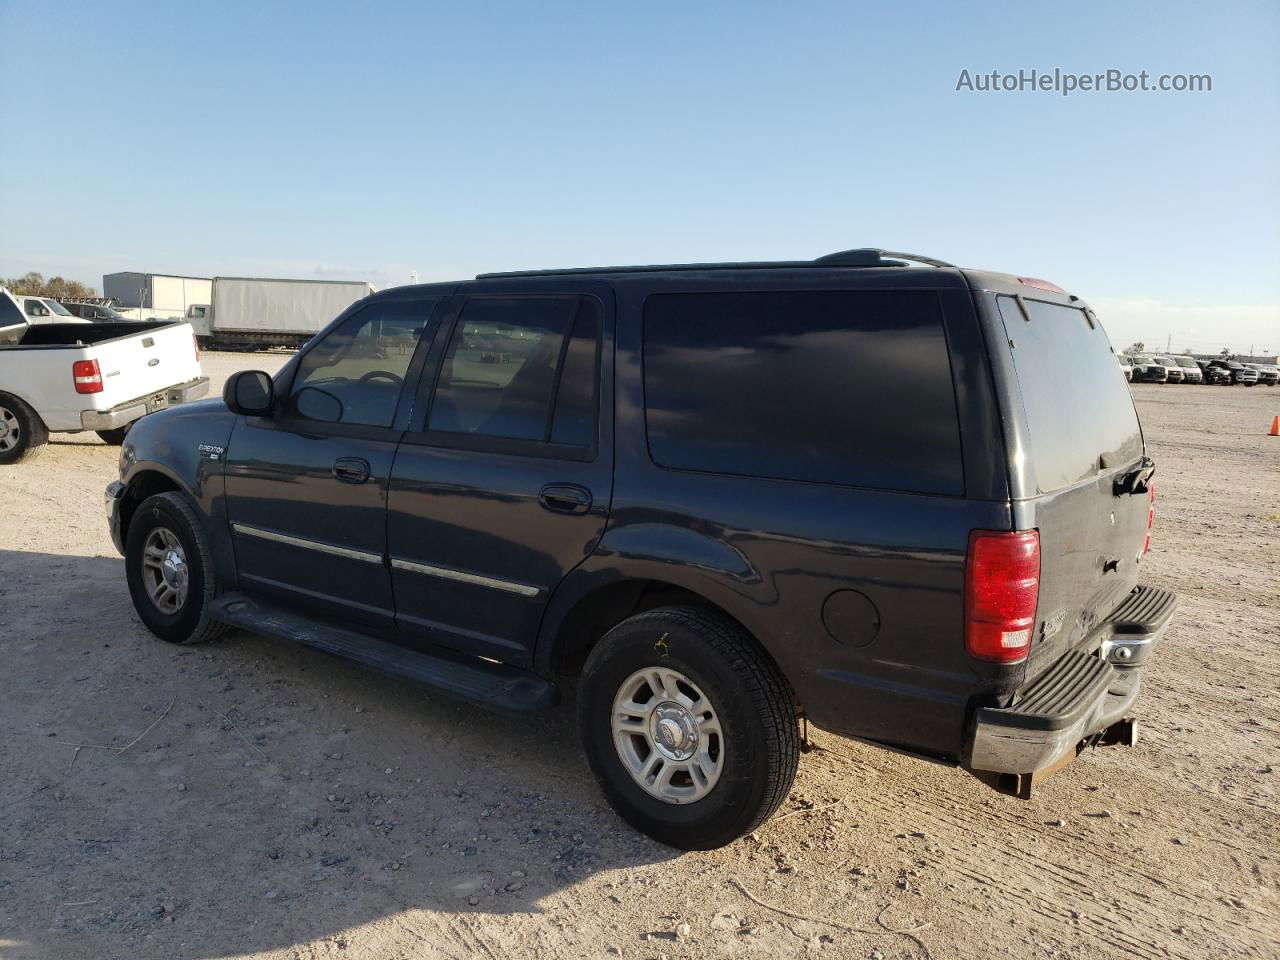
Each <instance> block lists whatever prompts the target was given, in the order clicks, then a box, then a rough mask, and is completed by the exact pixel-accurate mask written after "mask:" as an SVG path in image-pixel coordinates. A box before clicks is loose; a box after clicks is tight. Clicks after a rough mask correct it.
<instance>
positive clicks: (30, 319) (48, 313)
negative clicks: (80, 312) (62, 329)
mask: <svg viewBox="0 0 1280 960" xmlns="http://www.w3.org/2000/svg"><path fill="white" fill-rule="evenodd" d="M13 299H14V300H16V301H17V302H18V306H20V307H21V308H22V312H23V314H24V315H25V316H26V318H27V323H29V324H31V325H33V326H34V325H35V324H38V323H88V322H89V321H88V320H81V319H80V318H79V317H76V316H72V314H71V313H70V312H69V311H68V310H67V308H66V307H64V306H63V305H62V304H60V303H59V302H58V301H57V300H53V299H50V298H49V297H17V296H15V297H14V298H13Z"/></svg>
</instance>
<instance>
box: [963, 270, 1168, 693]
mask: <svg viewBox="0 0 1280 960" xmlns="http://www.w3.org/2000/svg"><path fill="white" fill-rule="evenodd" d="M992 299H993V300H994V304H993V305H994V307H995V310H996V312H997V314H998V318H999V323H1000V324H1001V325H1002V330H1003V332H1004V334H1005V337H1004V338H1003V340H1004V341H1005V342H1007V343H1008V344H1009V345H1010V350H1009V352H1010V354H1011V356H1012V360H1013V369H1014V372H1015V375H1016V384H1015V388H1016V391H1017V393H1016V401H1017V402H1018V404H1019V406H1020V407H1021V409H1020V410H1018V411H1015V419H1016V420H1017V421H1018V422H1019V432H1020V436H1019V437H1018V438H1017V440H1016V441H1015V442H1014V444H1012V445H1013V447H1014V450H1013V453H1014V461H1015V474H1014V477H1013V478H1012V479H1013V483H1012V486H1013V488H1014V498H1015V503H1014V517H1015V521H1014V523H1015V526H1016V527H1017V528H1018V529H1031V528H1035V529H1038V530H1039V531H1040V598H1039V609H1038V611H1037V624H1036V632H1035V635H1034V637H1033V640H1032V647H1031V658H1030V664H1029V667H1028V670H1029V672H1028V679H1030V678H1032V677H1034V676H1035V675H1036V674H1037V673H1039V672H1041V671H1042V670H1044V669H1045V668H1047V667H1048V666H1049V665H1050V664H1051V663H1052V662H1053V661H1054V660H1056V659H1057V658H1058V657H1059V656H1061V654H1062V653H1064V652H1066V651H1067V650H1069V649H1073V648H1075V647H1076V646H1078V645H1079V643H1080V641H1081V640H1083V639H1084V637H1085V636H1086V635H1087V634H1088V633H1089V632H1090V631H1091V630H1092V629H1093V627H1094V626H1095V625H1096V624H1097V623H1098V622H1099V621H1100V620H1102V619H1103V618H1104V617H1105V616H1106V615H1107V614H1108V613H1110V611H1111V610H1112V609H1113V608H1114V607H1115V605H1116V604H1117V603H1118V602H1119V601H1120V599H1121V598H1122V597H1124V595H1125V594H1127V593H1128V592H1129V591H1130V590H1131V589H1132V588H1133V586H1134V585H1135V584H1136V583H1137V580H1138V575H1139V569H1140V566H1141V563H1142V558H1143V554H1144V543H1145V540H1146V534H1147V520H1148V507H1149V506H1150V500H1149V496H1148V493H1147V491H1146V490H1145V488H1143V489H1141V490H1138V491H1137V492H1121V488H1122V487H1123V485H1124V484H1123V481H1124V478H1125V477H1126V476H1128V475H1130V474H1131V473H1132V472H1133V471H1135V470H1137V469H1139V468H1140V466H1141V464H1142V462H1143V455H1144V451H1145V446H1144V443H1143V438H1142V431H1141V429H1140V427H1139V425H1138V416H1137V412H1136V410H1135V409H1134V405H1133V397H1132V394H1131V393H1130V391H1129V389H1128V387H1127V385H1126V384H1125V381H1124V375H1123V374H1122V373H1121V371H1120V369H1119V368H1118V367H1117V365H1116V363H1115V359H1114V355H1113V353H1112V350H1111V344H1110V341H1109V340H1108V339H1107V335H1106V332H1105V331H1104V330H1103V329H1102V325H1101V323H1100V322H1099V321H1098V319H1097V318H1096V316H1094V315H1093V314H1092V312H1091V311H1087V310H1085V309H1083V308H1081V307H1079V306H1074V305H1068V304H1064V303H1054V302H1051V301H1049V300H1039V299H1031V298H1029V297H1026V296H1018V297H1016V298H1015V297H1014V296H1005V295H1000V296H995V297H993V298H992ZM1064 299H1065V298H1064ZM988 303H989V304H991V300H989V301H988ZM997 342H998V343H999V342H1000V341H997Z"/></svg>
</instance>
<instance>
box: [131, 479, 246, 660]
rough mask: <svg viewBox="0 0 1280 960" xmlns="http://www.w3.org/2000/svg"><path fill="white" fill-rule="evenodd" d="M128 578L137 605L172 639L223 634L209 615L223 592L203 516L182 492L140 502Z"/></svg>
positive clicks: (140, 612)
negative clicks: (216, 598) (199, 514)
mask: <svg viewBox="0 0 1280 960" xmlns="http://www.w3.org/2000/svg"><path fill="white" fill-rule="evenodd" d="M124 562H125V577H126V579H127V581H128V584H129V594H130V596H132V598H133V608H134V610H136V611H137V613H138V618H139V619H140V620H141V621H142V622H143V624H144V625H145V626H146V628H147V629H148V630H150V631H151V632H152V633H154V634H155V635H156V636H157V637H159V638H160V639H161V640H164V641H165V642H166V643H184V644H185V643H200V642H202V641H205V640H212V639H214V638H215V637H217V636H218V635H219V634H221V633H223V632H224V631H225V630H226V629H227V627H226V624H223V623H219V622H218V621H216V620H213V619H211V618H210V617H209V604H210V603H211V602H212V601H213V599H214V598H215V597H216V596H217V595H218V594H219V593H220V592H221V591H220V590H219V587H218V581H217V576H216V575H215V573H214V569H213V554H212V552H211V551H210V549H209V539H208V537H207V536H206V535H205V532H204V527H203V526H202V524H201V523H200V518H199V516H198V515H197V514H196V511H195V510H194V509H193V508H192V506H191V504H190V503H188V502H187V500H186V499H185V498H184V497H183V496H182V494H179V493H158V494H156V495H155V496H153V497H148V498H147V499H146V500H144V501H142V503H141V504H140V505H139V506H138V509H137V510H136V511H135V512H134V515H133V519H132V520H131V521H130V523H129V531H128V534H127V535H126V537H125V551H124Z"/></svg>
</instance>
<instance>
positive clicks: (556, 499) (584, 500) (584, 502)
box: [538, 483, 591, 513]
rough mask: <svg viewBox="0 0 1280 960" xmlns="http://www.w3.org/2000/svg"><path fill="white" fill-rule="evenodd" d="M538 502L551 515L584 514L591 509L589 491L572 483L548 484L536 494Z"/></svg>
mask: <svg viewBox="0 0 1280 960" xmlns="http://www.w3.org/2000/svg"><path fill="white" fill-rule="evenodd" d="M538 502H539V503H540V504H542V505H543V507H545V508H546V509H548V510H550V511H552V512H553V513H586V512H587V511H588V510H590V509H591V491H590V490H588V489H587V488H586V487H580V486H578V485H577V484H573V483H549V484H547V485H546V486H545V487H543V488H542V492H541V493H539V494H538Z"/></svg>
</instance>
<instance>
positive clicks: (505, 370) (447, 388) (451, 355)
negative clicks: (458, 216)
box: [428, 297, 600, 446]
mask: <svg viewBox="0 0 1280 960" xmlns="http://www.w3.org/2000/svg"><path fill="white" fill-rule="evenodd" d="M599 329H600V312H599V307H598V306H597V304H596V303H595V301H593V300H589V299H580V298H577V297H478V298H476V299H473V300H470V301H468V302H467V303H466V305H465V306H464V307H463V310H462V316H461V319H460V320H459V322H458V324H457V326H456V327H455V329H454V332H453V336H452V338H451V339H450V341H449V347H448V350H447V352H446V353H445V358H444V363H443V366H442V367H441V370H440V379H439V383H438V384H437V386H436V392H435V397H434V399H433V400H432V404H431V417H430V422H429V425H428V428H429V429H431V430H439V431H444V432H448V433H462V434H472V435H476V436H487V437H504V438H508V439H515V440H535V441H547V440H553V441H555V442H557V443H568V444H575V445H582V446H587V445H590V444H591V442H592V440H593V437H594V431H595V407H596V403H595V390H596V365H597V364H596V353H597V350H596V344H597V342H598V340H599ZM553 412H554V414H555V419H554V421H553V418H552V414H553Z"/></svg>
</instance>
